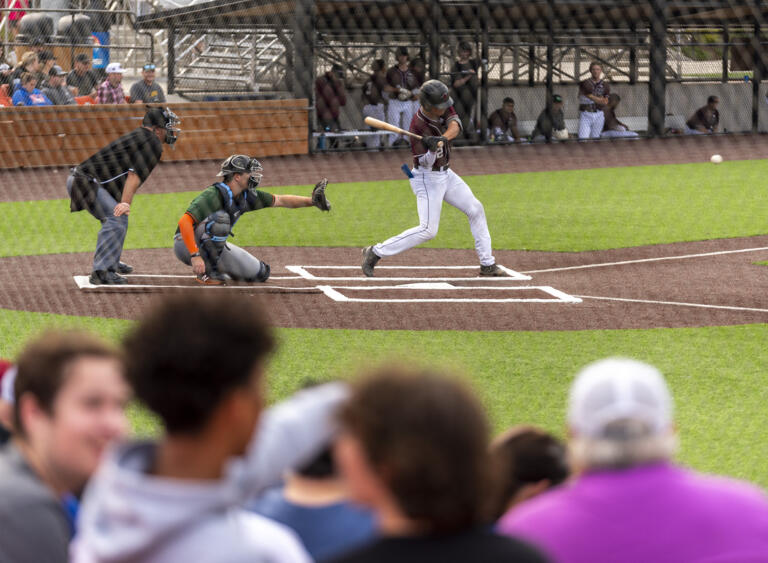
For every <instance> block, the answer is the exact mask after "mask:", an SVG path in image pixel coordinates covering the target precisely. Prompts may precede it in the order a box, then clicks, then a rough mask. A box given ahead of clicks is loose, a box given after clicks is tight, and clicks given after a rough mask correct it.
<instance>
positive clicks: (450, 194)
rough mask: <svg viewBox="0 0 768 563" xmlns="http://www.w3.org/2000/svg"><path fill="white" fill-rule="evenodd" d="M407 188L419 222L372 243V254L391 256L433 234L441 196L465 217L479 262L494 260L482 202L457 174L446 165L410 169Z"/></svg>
mask: <svg viewBox="0 0 768 563" xmlns="http://www.w3.org/2000/svg"><path fill="white" fill-rule="evenodd" d="M411 189H412V190H413V193H414V194H415V195H416V209H417V211H418V213H419V226H418V227H413V228H412V229H408V230H407V231H403V232H402V233H400V234H399V235H396V236H394V237H392V238H389V239H387V240H385V241H384V242H381V243H379V244H377V245H376V246H374V247H373V252H374V253H375V254H376V255H378V256H380V257H384V256H394V255H395V254H399V253H401V252H403V251H405V250H408V249H409V248H413V247H414V246H418V245H419V244H422V243H425V242H427V241H429V240H432V239H433V238H435V235H437V229H438V227H439V226H440V211H441V210H442V207H443V200H445V202H446V203H448V204H449V205H452V206H453V207H455V208H456V209H458V210H459V211H461V212H462V213H464V214H465V215H466V216H467V219H469V228H470V230H471V231H472V236H473V237H474V239H475V251H476V252H477V257H478V258H479V259H480V264H482V265H483V266H490V265H491V264H495V263H496V261H495V260H494V258H493V254H492V250H491V235H490V233H489V232H488V222H487V221H486V219H485V210H484V209H483V204H482V203H480V201H479V200H478V199H477V198H476V197H475V194H473V193H472V190H471V189H470V188H469V186H468V185H467V183H466V182H465V181H464V180H462V179H461V178H460V177H459V175H458V174H456V173H455V172H454V171H453V170H450V169H449V170H445V171H443V172H432V171H430V170H421V169H416V170H413V178H411Z"/></svg>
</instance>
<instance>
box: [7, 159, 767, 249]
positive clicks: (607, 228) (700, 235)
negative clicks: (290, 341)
mask: <svg viewBox="0 0 768 563" xmlns="http://www.w3.org/2000/svg"><path fill="white" fill-rule="evenodd" d="M767 175H768V160H757V161H735V162H726V163H723V164H721V165H718V166H715V165H712V164H710V163H705V164H682V165H666V166H638V167H627V168H604V169H596V170H569V171H559V172H531V173H523V174H501V175H492V176H473V177H468V178H467V180H468V182H469V184H470V185H471V187H472V189H473V190H474V192H475V194H476V195H477V197H478V198H479V199H480V200H481V201H482V202H483V204H484V206H485V210H486V214H487V216H488V223H489V225H490V227H491V235H492V237H493V246H494V248H498V249H527V250H550V251H582V250H598V249H608V248H623V247H629V246H640V245H647V244H661V243H669V242H679V241H691V240H704V239H713V238H726V237H737V236H752V235H757V234H764V233H766V232H768V223H766V217H768V199H766V198H765V197H764V194H763V191H764V190H763V188H762V187H761V186H762V183H763V178H765V177H766V176H767ZM274 191H275V193H305V192H307V191H308V190H307V187H306V186H301V187H296V186H293V187H285V188H279V189H275V190H274ZM196 193H197V192H188V193H174V194H159V195H141V194H139V195H138V196H137V197H136V200H135V204H134V206H133V210H132V214H131V219H130V228H129V229H128V238H127V240H126V248H163V247H168V248H170V247H171V239H172V236H173V233H174V232H175V230H176V222H177V221H178V219H179V217H181V215H182V214H183V213H184V211H185V210H186V207H187V205H188V203H189V202H190V201H191V199H192V197H194V195H195V194H196ZM328 194H329V198H330V199H331V201H332V202H333V205H334V209H333V211H332V212H331V213H330V214H328V215H320V213H319V212H318V211H317V210H316V209H314V208H313V209H300V210H289V209H269V210H263V211H260V212H257V213H250V214H248V215H246V216H244V217H243V219H241V221H240V222H239V223H238V225H237V227H236V228H235V234H236V239H235V240H236V242H237V244H238V245H240V246H364V245H367V244H370V243H371V242H374V241H377V240H383V239H384V238H387V237H389V236H391V235H393V234H396V233H397V232H399V231H401V230H403V229H405V228H407V227H412V226H413V225H415V224H417V223H418V217H417V215H416V206H415V205H414V198H413V194H412V193H411V190H410V188H409V186H408V185H407V183H406V181H405V180H402V181H386V182H367V183H346V184H331V186H330V187H329V188H328ZM68 205H69V204H68V200H49V201H35V202H10V203H0V217H3V221H2V222H0V235H2V240H5V241H10V240H14V243H13V244H10V243H9V244H3V245H1V246H0V256H13V255H23V254H49V253H60V252H90V251H93V248H94V247H95V244H96V243H95V241H96V232H97V229H98V223H97V222H96V221H94V220H93V218H92V217H90V216H89V215H88V214H87V213H85V212H83V213H76V214H71V213H70V212H69V207H68ZM51 225H55V228H50V226H51ZM34 226H38V228H37V230H35V228H34ZM18 233H25V236H23V237H21V236H17V235H18ZM425 246H427V247H432V248H472V247H473V240H472V237H471V236H470V233H469V229H468V227H467V223H466V218H465V217H464V216H463V215H462V214H461V213H460V212H458V211H456V210H455V209H454V208H452V207H450V206H448V205H445V206H444V208H443V218H442V221H441V224H440V232H439V233H438V236H437V237H436V238H435V239H434V240H433V241H431V242H430V243H428V244H426V245H425Z"/></svg>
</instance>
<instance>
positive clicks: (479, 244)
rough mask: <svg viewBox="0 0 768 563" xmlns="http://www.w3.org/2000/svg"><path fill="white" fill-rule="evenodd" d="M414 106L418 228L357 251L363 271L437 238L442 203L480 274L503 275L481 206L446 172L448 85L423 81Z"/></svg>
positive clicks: (455, 125) (455, 124)
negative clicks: (462, 226) (463, 225)
mask: <svg viewBox="0 0 768 563" xmlns="http://www.w3.org/2000/svg"><path fill="white" fill-rule="evenodd" d="M419 103H420V107H419V110H418V112H416V115H415V116H414V117H413V119H412V120H411V127H410V131H411V133H415V134H416V135H420V136H421V137H422V138H421V139H416V138H414V137H411V152H412V153H413V170H412V171H411V175H412V178H411V189H412V190H413V193H414V194H415V195H416V208H417V211H418V213H419V225H418V226H417V227H413V228H412V229H408V230H407V231H404V232H402V233H400V234H399V235H397V236H394V237H392V238H390V239H387V240H385V241H384V242H380V243H378V244H376V245H372V246H368V247H366V248H364V249H363V262H362V268H363V273H364V274H365V275H366V276H368V277H372V276H373V269H374V267H375V266H376V263H377V262H378V261H379V260H380V259H381V258H383V257H385V256H394V255H395V254H399V253H401V252H403V251H404V250H408V249H409V248H413V247H414V246H417V245H419V244H422V243H424V242H427V241H429V240H431V239H433V238H434V237H435V235H437V228H438V226H439V225H440V211H441V209H442V207H443V200H445V201H446V202H448V203H449V204H450V205H452V206H454V207H455V208H456V209H458V210H459V211H461V212H462V213H464V214H465V215H466V216H467V218H468V219H469V228H470V230H471V231H472V236H473V237H474V239H475V249H476V251H477V257H478V258H479V259H480V275H481V276H506V275H507V274H506V273H505V272H504V271H503V270H502V269H501V268H499V267H498V266H497V265H496V261H495V260H494V258H493V254H492V251H491V235H490V233H489V232H488V223H487V222H486V219H485V210H484V209H483V204H482V203H480V201H479V200H478V199H477V198H476V197H475V195H474V194H473V193H472V190H471V189H470V188H469V186H468V185H467V184H466V182H464V180H462V179H461V178H460V177H459V175H458V174H456V173H455V172H454V171H453V170H451V169H450V164H449V162H450V156H451V148H450V141H451V140H452V139H455V138H456V137H458V136H459V135H460V134H461V120H460V119H459V116H458V115H457V113H456V110H455V109H454V108H453V100H452V99H451V97H450V95H449V94H448V87H447V86H446V85H445V84H443V83H442V82H440V81H439V80H428V81H427V82H425V83H424V84H423V85H422V87H421V92H420V94H419Z"/></svg>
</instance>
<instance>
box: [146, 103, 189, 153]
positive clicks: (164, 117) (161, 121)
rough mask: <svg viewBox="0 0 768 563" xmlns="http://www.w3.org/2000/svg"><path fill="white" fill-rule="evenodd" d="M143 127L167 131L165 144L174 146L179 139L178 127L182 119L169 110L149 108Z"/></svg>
mask: <svg viewBox="0 0 768 563" xmlns="http://www.w3.org/2000/svg"><path fill="white" fill-rule="evenodd" d="M141 123H142V125H146V126H147V127H162V128H163V129H165V139H163V142H164V143H166V144H168V145H171V146H173V144H174V143H175V142H176V140H177V139H178V138H179V131H181V129H180V128H179V127H178V126H179V125H180V124H181V119H179V116H177V115H176V114H175V113H173V112H172V111H171V110H170V109H169V108H162V107H160V108H158V107H154V108H153V107H151V106H147V113H145V114H144V119H143V120H142V122H141Z"/></svg>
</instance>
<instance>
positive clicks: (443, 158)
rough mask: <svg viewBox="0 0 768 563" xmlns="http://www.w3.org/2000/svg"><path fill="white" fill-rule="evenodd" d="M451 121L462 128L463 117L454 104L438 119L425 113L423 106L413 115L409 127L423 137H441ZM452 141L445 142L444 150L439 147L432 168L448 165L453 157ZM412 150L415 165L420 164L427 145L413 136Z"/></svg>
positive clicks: (437, 168) (412, 131)
mask: <svg viewBox="0 0 768 563" xmlns="http://www.w3.org/2000/svg"><path fill="white" fill-rule="evenodd" d="M451 121H455V122H456V123H458V124H459V128H461V119H459V116H458V114H457V113H456V110H455V109H453V106H451V107H449V108H448V109H447V110H445V113H444V114H443V115H442V116H440V117H439V118H438V119H430V118H429V117H427V116H426V115H424V110H423V108H421V107H419V111H417V112H416V115H414V116H413V119H412V120H411V127H410V128H409V129H408V130H409V131H410V132H411V133H416V134H417V135H421V136H422V137H440V136H441V135H442V134H443V133H444V132H445V130H446V129H448V124H449V123H450V122H451ZM450 144H451V143H450V142H448V143H443V147H442V150H441V149H438V151H437V159H436V160H435V164H434V166H433V167H432V170H439V169H440V168H441V167H442V166H448V162H449V161H450V159H451V147H450ZM411 152H412V153H413V166H414V167H417V166H418V165H419V157H420V156H422V155H424V154H426V152H427V147H425V146H424V143H422V142H421V139H416V138H415V137H411Z"/></svg>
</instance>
